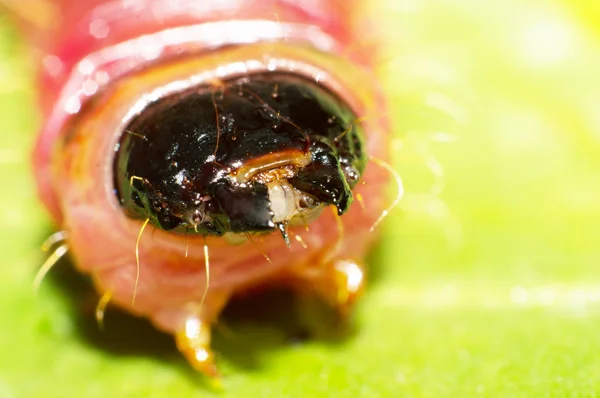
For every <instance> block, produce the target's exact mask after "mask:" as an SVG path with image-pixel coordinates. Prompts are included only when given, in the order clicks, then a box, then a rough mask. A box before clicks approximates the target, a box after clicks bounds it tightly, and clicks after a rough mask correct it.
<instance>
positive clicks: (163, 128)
mask: <svg viewBox="0 0 600 398" xmlns="http://www.w3.org/2000/svg"><path fill="white" fill-rule="evenodd" d="M356 119H357V117H356V115H355V114H354V113H353V112H352V110H351V109H350V108H349V106H348V105H346V104H345V103H344V102H343V101H341V100H340V99H339V98H338V97H337V96H336V95H334V94H333V93H331V92H330V91H328V90H327V89H325V88H324V87H321V86H319V85H317V84H315V83H314V82H311V81H310V80H308V79H305V78H303V77H299V76H296V75H292V74H284V73H260V74H254V75H249V76H246V77H243V78H235V79H230V80H226V81H223V82H221V83H220V84H219V85H203V86H199V87H194V88H191V89H188V90H186V91H184V92H180V93H177V94H173V95H170V96H166V97H164V98H161V99H159V100H157V101H156V102H154V103H152V104H150V105H149V106H147V107H146V108H145V109H144V111H143V112H141V113H140V114H139V115H137V116H136V117H135V118H134V119H133V120H132V121H131V122H130V123H129V125H128V126H127V127H126V129H125V131H124V132H123V135H122V137H121V140H120V143H119V145H117V146H116V148H115V152H116V154H115V155H116V156H115V161H114V181H115V187H116V191H117V195H118V197H119V200H120V203H121V204H122V206H123V208H124V209H125V211H126V213H127V214H128V215H129V216H130V217H134V218H141V219H147V218H148V219H150V223H152V224H153V225H155V226H156V227H158V228H161V229H163V230H172V231H175V232H181V233H198V234H203V235H223V234H224V233H227V232H234V233H246V232H261V231H273V230H276V229H279V230H280V231H282V233H283V234H284V237H285V229H286V228H287V226H288V225H289V224H290V223H292V224H293V223H294V222H295V221H297V220H302V222H304V221H305V220H310V219H312V218H314V217H315V216H316V214H317V212H318V211H319V210H320V209H322V207H323V206H324V205H327V204H332V205H334V206H335V207H336V208H337V210H338V213H339V214H340V215H341V214H343V213H344V212H346V211H347V210H348V208H349V206H350V204H351V202H352V187H353V186H354V185H355V184H356V183H357V181H358V180H359V178H360V175H361V174H362V172H363V170H364V167H365V164H366V154H365V152H364V145H363V131H362V130H361V127H360V125H359V124H357V123H356Z"/></svg>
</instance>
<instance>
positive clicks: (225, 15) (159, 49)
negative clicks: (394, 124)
mask: <svg viewBox="0 0 600 398" xmlns="http://www.w3.org/2000/svg"><path fill="white" fill-rule="evenodd" d="M355 6H356V4H355V3H354V2H349V1H344V0H319V1H313V2H306V1H292V0H278V1H258V0H254V1H251V0H228V1H223V0H211V1H201V2H199V1H192V0H189V1H179V2H173V1H166V0H165V1H162V0H161V1H157V0H154V1H98V0H96V1H81V2H68V1H66V0H65V1H63V3H61V4H60V5H57V7H56V8H54V9H55V10H60V12H61V13H62V18H63V21H69V23H67V24H57V25H56V27H55V28H54V29H55V31H54V32H55V33H54V35H52V36H50V37H48V36H45V37H43V38H41V39H40V40H38V43H40V45H41V47H42V48H43V49H44V51H45V56H44V57H43V62H42V65H43V67H42V69H41V70H42V73H41V82H42V86H41V87H42V90H41V91H40V98H41V104H42V109H43V111H44V114H45V115H46V118H45V125H44V128H43V130H42V132H41V134H40V137H39V139H38V143H37V146H36V150H35V154H34V162H35V167H36V176H37V180H38V185H39V190H40V193H41V196H42V199H43V200H44V203H45V204H46V206H47V207H48V209H49V211H50V212H51V214H52V215H53V217H54V219H55V221H56V222H57V225H58V226H59V228H60V229H62V230H64V231H66V232H67V234H68V239H67V244H68V247H69V251H70V254H71V256H72V258H73V260H74V262H75V264H76V265H77V267H78V268H79V269H80V270H81V271H83V272H87V273H89V274H91V276H92V278H93V280H94V283H95V284H96V286H97V288H98V290H99V292H101V293H106V292H108V293H107V294H110V297H111V302H113V303H115V304H117V305H119V306H121V307H123V308H124V309H126V310H128V311H130V312H132V313H134V314H137V315H141V316H145V317H148V318H149V319H150V320H151V321H152V322H153V323H154V324H155V325H156V326H157V327H158V328H160V329H162V330H164V331H166V332H169V333H173V334H175V335H176V336H177V339H178V344H179V348H180V349H181V351H182V352H183V353H184V354H186V356H187V357H188V359H189V360H190V362H191V363H192V365H194V366H196V367H197V368H198V369H199V370H201V371H203V372H206V373H208V374H214V366H213V364H212V359H211V358H212V357H211V355H212V354H211V353H210V350H209V349H208V345H209V339H210V338H209V330H207V328H208V327H210V324H211V323H212V322H213V321H214V320H215V319H216V318H217V316H218V314H219V312H220V311H221V309H222V307H223V306H224V305H225V304H226V302H227V301H228V300H229V298H230V297H231V296H232V295H234V294H237V293H240V292H243V291H245V290H247V289H250V288H255V287H257V286H262V285H266V284H287V285H289V286H291V287H298V286H305V287H306V286H310V287H311V289H312V290H314V291H315V292H316V293H317V294H320V295H322V296H323V297H324V298H325V299H327V300H329V301H330V302H331V303H332V304H333V305H334V306H337V307H340V308H346V307H347V306H349V305H350V304H351V303H352V302H353V300H354V297H355V296H356V295H357V294H358V293H359V291H360V289H361V287H362V277H363V274H362V268H361V264H362V263H363V260H364V258H365V256H366V254H367V252H368V250H369V248H370V246H371V244H372V242H373V241H374V239H375V238H376V235H375V234H373V233H372V232H370V227H371V226H372V225H373V224H374V223H375V221H376V220H377V218H378V217H379V215H380V214H381V211H382V208H383V207H384V205H385V204H386V203H387V201H386V199H385V198H384V196H383V195H382V192H383V188H384V186H385V185H386V184H387V182H388V172H387V171H386V170H384V169H382V168H381V167H377V166H376V165H374V164H373V163H372V162H369V164H367V166H366V169H365V171H364V173H363V174H362V176H361V180H360V182H359V183H358V184H356V186H355V187H354V196H355V197H358V198H364V200H363V201H362V202H361V203H360V204H359V203H358V202H356V201H355V203H354V204H353V205H352V206H350V209H349V210H348V212H347V213H346V214H344V215H343V216H341V217H340V216H338V215H336V214H335V212H332V211H324V212H323V213H322V215H321V216H319V217H318V218H317V219H316V220H315V221H312V222H310V224H309V225H308V226H307V227H306V228H305V227H304V226H297V227H291V228H290V229H289V232H290V236H291V242H290V246H289V247H287V246H286V244H285V242H284V241H283V240H282V238H281V236H280V235H279V234H276V233H272V234H268V235H261V236H257V237H255V238H254V239H252V238H249V239H248V240H246V241H243V242H242V243H241V244H236V245H233V244H232V243H231V241H228V240H226V239H224V238H221V237H216V236H184V235H182V234H173V233H170V232H169V231H163V230H161V229H156V228H152V227H148V228H146V229H144V228H142V225H143V226H144V227H145V226H146V224H144V223H143V220H140V219H136V218H131V217H128V216H127V215H126V214H125V213H124V212H123V209H122V208H121V206H120V203H119V200H118V198H117V196H115V186H114V184H113V181H114V176H113V174H112V173H113V169H112V164H113V159H114V156H115V155H114V154H115V145H117V143H118V142H119V139H120V137H121V136H122V134H123V129H124V126H126V125H127V123H129V121H130V120H131V119H132V117H134V116H135V115H136V114H139V112H141V111H142V110H143V109H144V108H145V107H146V106H147V105H148V104H149V103H150V102H151V101H152V100H155V99H156V98H158V97H160V96H163V95H167V94H172V93H177V92H178V91H181V90H185V89H189V88H190V87H194V86H195V85H198V84H209V83H210V82H214V81H219V80H220V79H226V78H229V77H232V76H243V75H244V74H252V73H268V72H284V73H293V74H296V75H299V76H302V77H303V78H306V79H310V80H312V81H313V82H315V83H317V84H319V85H321V86H323V87H326V88H327V89H328V90H331V91H332V92H334V93H335V94H336V95H337V96H339V97H340V98H341V99H342V100H343V101H344V102H345V103H347V104H348V105H349V106H350V107H351V108H352V109H353V111H354V113H355V114H356V115H357V117H358V118H357V123H360V124H361V126H362V128H363V129H364V132H365V133H364V134H365V140H366V143H365V150H366V153H367V155H368V156H369V157H371V158H377V159H381V158H387V146H386V145H387V142H388V140H389V137H388V126H387V124H386V116H385V108H384V103H383V101H382V99H381V97H380V96H379V94H378V90H377V87H376V86H375V81H374V79H373V76H372V72H371V67H372V65H371V62H370V60H371V57H372V54H370V53H369V51H367V50H365V49H364V48H363V47H364V46H361V43H364V40H363V39H362V38H361V37H359V36H360V34H361V32H362V31H361V30H357V28H356V25H354V22H353V21H354V20H355V19H354V18H355V17H356V15H355V12H356V8H355ZM38 39H39V38H38ZM361 40H362V41H361ZM207 253H209V261H207ZM207 265H209V268H207ZM207 271H208V272H209V274H208V275H207ZM207 276H209V277H207ZM352 278H354V279H352ZM357 278H358V282H357ZM207 287H209V288H208V291H207V290H206V289H207ZM134 297H135V301H134V300H133V298H134ZM203 355H204V356H203ZM202 358H204V359H202Z"/></svg>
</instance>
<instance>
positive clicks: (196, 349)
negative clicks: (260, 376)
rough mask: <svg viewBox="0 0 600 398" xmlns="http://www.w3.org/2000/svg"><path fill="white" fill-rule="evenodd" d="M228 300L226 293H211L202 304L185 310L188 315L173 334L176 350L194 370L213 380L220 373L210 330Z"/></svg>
mask: <svg viewBox="0 0 600 398" xmlns="http://www.w3.org/2000/svg"><path fill="white" fill-rule="evenodd" d="M228 298H229V294H227V293H216V294H215V293H211V295H210V299H209V300H207V301H205V302H204V303H198V304H191V305H190V306H189V307H188V309H187V311H188V312H189V314H188V315H187V316H186V317H184V318H183V321H182V322H181V325H180V326H179V327H178V330H177V331H176V332H175V342H176V344H177V349H179V351H180V352H181V353H182V354H183V355H184V356H185V358H186V359H187V361H188V362H189V363H190V365H191V366H192V367H193V368H194V369H196V370H197V371H199V372H201V373H202V374H204V375H206V376H208V377H209V378H213V379H215V378H218V377H219V376H220V373H219V370H218V368H217V365H216V363H215V353H214V352H213V350H212V349H211V341H212V336H211V328H212V326H213V324H214V323H215V322H216V320H217V318H218V316H219V314H220V313H221V310H222V309H223V307H224V306H225V304H226V303H227V299H228Z"/></svg>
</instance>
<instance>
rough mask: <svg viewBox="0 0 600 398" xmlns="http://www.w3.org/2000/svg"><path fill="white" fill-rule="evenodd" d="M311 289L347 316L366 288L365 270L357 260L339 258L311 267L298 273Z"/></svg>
mask: <svg viewBox="0 0 600 398" xmlns="http://www.w3.org/2000/svg"><path fill="white" fill-rule="evenodd" d="M297 277H299V278H300V279H301V280H302V281H303V282H304V283H305V284H306V286H308V287H309V289H310V290H312V291H314V292H316V293H317V294H318V295H319V296H321V297H323V298H324V299H325V301H326V302H327V303H328V304H329V305H331V306H333V307H334V308H335V309H336V310H337V312H338V313H339V314H340V315H341V316H342V317H343V318H346V317H347V316H348V315H349V314H350V311H351V309H352V306H353V305H354V303H355V302H356V299H357V298H358V297H359V296H360V295H361V293H362V291H363V290H364V284H365V272H364V269H363V267H362V266H361V265H360V264H359V263H358V262H357V261H355V260H352V259H347V258H338V259H334V260H333V261H331V262H329V263H326V264H324V265H320V266H318V267H310V268H307V269H304V270H302V271H300V272H299V273H298V275H297Z"/></svg>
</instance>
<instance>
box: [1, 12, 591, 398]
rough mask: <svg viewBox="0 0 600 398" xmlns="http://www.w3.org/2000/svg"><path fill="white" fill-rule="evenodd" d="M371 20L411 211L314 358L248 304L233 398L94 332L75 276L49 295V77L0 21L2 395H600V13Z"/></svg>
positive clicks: (160, 353)
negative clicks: (337, 336) (352, 325)
mask: <svg viewBox="0 0 600 398" xmlns="http://www.w3.org/2000/svg"><path fill="white" fill-rule="evenodd" d="M375 8H376V10H375V11H374V12H375V16H376V18H377V20H378V24H377V25H378V26H380V27H383V29H384V31H385V32H384V33H385V34H384V37H385V41H384V43H383V44H384V46H385V47H386V54H385V56H384V57H383V59H382V61H381V63H380V67H379V73H380V75H381V78H382V82H383V85H384V86H385V88H386V91H387V92H388V94H389V95H390V97H391V98H392V105H391V108H390V109H389V113H390V115H391V116H392V118H393V121H394V128H395V132H396V140H395V141H394V143H393V150H394V165H395V167H396V168H397V170H398V171H399V172H400V173H401V175H402V177H403V179H404V183H405V185H406V191H407V193H406V195H405V197H404V198H403V200H402V202H401V205H400V206H399V208H398V209H396V210H395V211H394V212H393V214H392V216H391V217H390V218H389V219H388V220H387V221H386V223H385V225H384V227H383V228H384V234H383V240H382V242H381V244H380V245H379V246H378V247H377V248H376V249H375V250H374V253H373V255H372V257H371V258H370V260H369V261H370V265H371V267H372V281H371V284H370V286H369V289H368V292H367V295H366V297H365V298H364V300H362V301H361V303H360V305H359V307H358V311H357V316H356V324H357V328H356V331H355V333H353V334H351V335H350V336H348V337H347V338H345V339H342V340H336V341H331V339H326V338H323V339H321V338H313V339H304V338H301V336H300V337H298V336H296V335H295V334H294V333H291V332H290V330H294V329H293V328H289V327H287V326H286V325H285V324H286V321H282V320H280V319H279V318H282V316H281V315H282V314H286V313H287V309H286V308H285V306H284V307H282V306H281V305H280V306H278V307H276V308H273V309H267V308H266V307H265V306H264V301H263V302H262V303H261V302H251V304H246V307H244V305H243V304H241V305H238V307H239V308H237V309H235V308H234V309H232V310H230V313H231V314H230V316H228V317H226V318H227V319H229V320H228V321H226V323H225V324H226V325H227V326H226V327H224V328H223V331H221V332H220V333H218V336H217V342H216V345H217V348H218V349H219V350H220V351H221V352H222V353H223V355H222V358H221V360H220V365H221V367H222V368H223V371H224V373H225V374H226V377H225V380H224V387H225V389H224V392H221V393H214V392H211V391H210V390H209V389H206V388H205V386H203V385H202V383H200V382H199V378H198V377H197V376H196V375H194V374H193V373H192V372H191V371H189V370H188V369H187V365H186V364H185V363H184V361H183V360H182V359H181V358H180V357H179V355H178V353H177V352H176V351H175V349H174V347H173V345H172V343H171V341H170V339H169V338H167V337H165V336H163V335H161V334H159V333H157V332H154V331H153V330H152V329H151V328H150V327H149V326H148V325H147V324H145V323H144V322H141V321H137V320H134V319H132V318H129V317H127V316H124V315H122V314H118V313H116V312H114V311H109V313H108V314H107V317H106V331H105V332H104V333H102V332H100V331H98V330H97V329H96V327H95V325H94V323H93V320H92V314H91V308H93V305H94V302H93V297H90V295H89V291H88V290H87V289H88V287H87V286H86V285H85V283H84V281H83V279H81V280H79V279H78V277H77V276H76V275H75V274H74V273H73V272H72V271H69V267H68V265H67V264H65V263H61V264H60V266H59V267H57V269H55V270H54V271H53V276H51V277H50V278H48V279H47V280H46V282H45V284H44V285H43V286H42V289H41V291H40V292H39V294H38V296H37V297H36V296H35V295H34V294H33V292H32V287H31V286H32V279H33V276H34V274H35V271H36V269H37V267H39V265H40V264H41V263H42V261H43V258H44V257H43V254H42V253H41V252H40V251H39V246H40V243H41V242H42V241H43V239H44V238H45V237H46V236H47V235H48V234H49V233H50V232H51V230H52V229H51V225H50V223H49V221H48V218H47V216H46V215H45V213H44V210H43V208H42V207H41V205H40V204H39V203H38V201H37V198H36V195H35V190H34V187H33V181H32V177H31V165H30V162H29V151H30V147H31V143H32V139H33V137H34V135H35V131H36V127H37V126H38V125H39V120H38V119H37V116H36V115H37V114H36V111H35V106H34V98H35V93H34V92H33V86H32V84H31V83H32V82H31V80H32V68H33V66H32V65H31V62H30V61H29V60H28V57H27V55H26V52H25V48H24V46H23V45H22V44H21V43H20V42H19V40H18V37H17V35H16V34H15V32H14V30H12V29H11V28H10V24H8V21H7V19H6V18H3V17H1V16H0V131H1V134H2V140H1V141H0V186H1V187H2V188H1V190H2V195H1V197H0V201H1V202H0V221H1V222H2V226H3V228H2V229H1V231H0V234H1V235H0V253H1V255H2V266H1V267H0V397H1V398H8V397H18V398H21V397H107V396H110V397H165V396H180V397H200V396H207V395H219V396H231V397H258V396H260V397H329V396H335V397H357V396H360V397H382V396H390V397H391V396H394V397H400V396H402V397H403V396H406V397H472V396H483V397H538V396H547V397H554V396H555V397H596V396H598V395H600V382H599V380H600V359H599V357H598V355H599V353H600V280H599V279H600V264H599V262H600V245H599V243H600V238H599V235H597V232H596V231H597V229H598V226H599V221H600V181H599V173H598V171H599V170H600V112H599V111H598V105H599V104H600V3H598V1H597V0H590V1H584V0H582V1H572V0H571V1H569V0H564V1H557V0H527V1H517V0H508V1H491V0H490V1H478V0H445V1H444V0H430V1H425V0H412V1H411V0H397V1H394V0H388V1H387V2H378V4H377V5H375ZM442 188H443V190H442ZM391 190H392V189H391ZM367 199H368V198H367ZM267 301H268V300H267ZM292 301H293V300H290V302H291V304H294V303H293V302H292ZM284 304H285V301H284ZM251 307H258V309H257V308H251ZM279 307H282V308H279ZM244 311H246V312H248V311H249V312H250V314H251V315H250V316H248V315H245V316H244V315H243V314H242V315H241V316H240V313H243V312H244ZM236 312H237V315H236ZM300 312H301V311H300ZM265 314H266V315H265ZM254 316H255V317H256V318H258V319H257V320H253V317H254Z"/></svg>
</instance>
